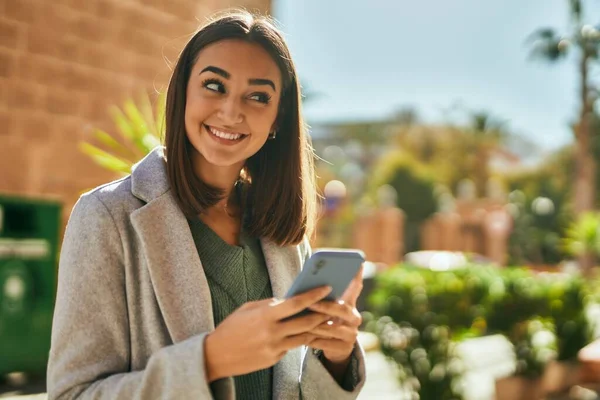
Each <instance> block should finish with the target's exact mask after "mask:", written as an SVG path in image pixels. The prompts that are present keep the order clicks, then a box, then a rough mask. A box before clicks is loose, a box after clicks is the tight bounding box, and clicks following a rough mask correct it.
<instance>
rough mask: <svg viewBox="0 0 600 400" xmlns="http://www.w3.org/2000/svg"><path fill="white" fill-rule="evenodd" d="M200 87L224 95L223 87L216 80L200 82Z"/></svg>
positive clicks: (221, 83)
mask: <svg viewBox="0 0 600 400" xmlns="http://www.w3.org/2000/svg"><path fill="white" fill-rule="evenodd" d="M202 87H204V88H206V89H208V90H210V91H211V92H218V93H225V85H223V82H221V81H220V80H218V79H207V80H205V81H204V82H202Z"/></svg>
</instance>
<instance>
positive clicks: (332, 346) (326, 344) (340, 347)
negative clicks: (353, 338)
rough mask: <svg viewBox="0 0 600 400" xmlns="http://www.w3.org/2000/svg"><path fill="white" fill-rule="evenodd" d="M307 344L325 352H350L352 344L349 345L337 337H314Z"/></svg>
mask: <svg viewBox="0 0 600 400" xmlns="http://www.w3.org/2000/svg"><path fill="white" fill-rule="evenodd" d="M309 346H310V347H312V348H313V349H320V350H323V351H325V352H335V353H350V352H351V351H352V348H353V346H354V345H352V346H349V345H348V344H347V343H346V342H344V341H341V340H338V339H314V340H313V341H312V342H310V344H309Z"/></svg>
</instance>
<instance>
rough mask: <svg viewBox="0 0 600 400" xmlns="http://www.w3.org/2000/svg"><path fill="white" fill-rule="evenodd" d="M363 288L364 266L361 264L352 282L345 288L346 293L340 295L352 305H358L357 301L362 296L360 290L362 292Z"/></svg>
mask: <svg viewBox="0 0 600 400" xmlns="http://www.w3.org/2000/svg"><path fill="white" fill-rule="evenodd" d="M362 288H363V266H362V265H361V266H360V268H359V269H358V272H357V273H356V275H355V276H354V278H352V281H350V284H349V285H348V287H347V288H346V290H344V293H343V294H342V296H341V297H340V299H341V300H344V301H345V302H346V303H348V304H351V305H352V306H356V301H357V300H358V297H359V296H360V292H362Z"/></svg>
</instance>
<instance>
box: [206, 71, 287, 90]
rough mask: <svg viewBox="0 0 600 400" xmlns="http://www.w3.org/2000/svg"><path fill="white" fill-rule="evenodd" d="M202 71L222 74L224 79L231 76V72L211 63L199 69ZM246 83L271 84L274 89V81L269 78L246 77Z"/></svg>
mask: <svg viewBox="0 0 600 400" xmlns="http://www.w3.org/2000/svg"><path fill="white" fill-rule="evenodd" d="M204 72H212V73H214V74H217V75H220V76H222V77H223V78H225V79H230V78H231V74H230V73H229V72H227V71H225V70H224V69H222V68H219V67H215V66H213V65H209V66H208V67H206V68H204V69H203V70H202V71H200V74H202V73H204ZM200 74H198V75H200ZM248 83H249V84H250V85H266V86H271V88H272V89H273V90H276V89H275V83H273V81H272V80H270V79H262V78H253V79H248Z"/></svg>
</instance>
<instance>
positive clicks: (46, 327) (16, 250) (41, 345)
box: [0, 195, 61, 375]
mask: <svg viewBox="0 0 600 400" xmlns="http://www.w3.org/2000/svg"><path fill="white" fill-rule="evenodd" d="M60 221H61V205H60V204H59V203H58V202H52V201H47V200H35V199H26V198H19V197H11V196H3V195H0V375H4V374H7V373H10V372H16V371H19V372H26V373H30V374H40V375H41V374H45V371H46V364H47V362H48V351H49V350H50V332H51V326H52V314H53V311H54V299H55V290H56V272H57V261H58V245H59V234H60Z"/></svg>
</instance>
